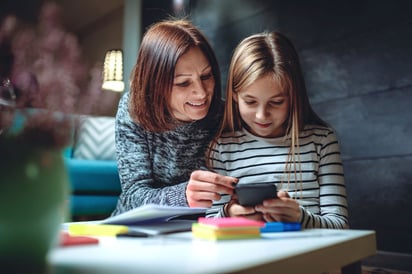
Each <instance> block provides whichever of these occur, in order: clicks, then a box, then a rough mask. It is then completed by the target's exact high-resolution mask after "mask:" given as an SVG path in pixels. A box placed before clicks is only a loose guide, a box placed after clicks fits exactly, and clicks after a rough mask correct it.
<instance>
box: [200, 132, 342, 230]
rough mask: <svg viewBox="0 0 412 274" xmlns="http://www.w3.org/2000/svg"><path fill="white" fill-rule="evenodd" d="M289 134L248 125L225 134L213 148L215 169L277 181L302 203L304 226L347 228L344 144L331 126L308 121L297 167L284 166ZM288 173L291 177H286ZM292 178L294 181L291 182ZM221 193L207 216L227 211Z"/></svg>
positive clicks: (242, 180)
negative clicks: (262, 133) (270, 134)
mask: <svg viewBox="0 0 412 274" xmlns="http://www.w3.org/2000/svg"><path fill="white" fill-rule="evenodd" d="M290 144H291V143H290V139H289V140H287V139H285V138H284V137H279V138H261V137H257V136H254V135H252V134H251V133H250V132H248V131H247V130H242V131H237V132H235V134H234V135H228V134H224V135H223V136H221V137H220V139H219V141H218V143H217V146H216V147H215V148H214V150H213V153H212V155H211V157H212V168H213V169H214V171H216V172H217V173H219V174H222V175H227V176H232V177H236V178H238V179H239V184H248V183H259V182H261V183H265V182H275V183H276V184H277V187H278V190H285V191H287V192H288V193H289V195H290V196H291V197H293V198H296V199H297V201H298V202H299V204H300V207H301V212H302V218H301V224H302V226H303V227H304V228H348V211H347V201H346V189H345V181H344V175H343V166H342V161H341V157H340V149H339V144H338V141H337V137H336V135H335V133H334V131H333V130H332V129H331V128H328V127H322V126H306V127H305V129H304V130H303V131H302V132H301V133H300V136H299V152H300V153H298V151H296V158H295V160H296V162H297V163H299V162H300V165H299V164H297V172H294V168H293V167H292V168H291V171H290V172H286V171H285V163H286V161H287V159H288V154H289V147H290ZM288 177H289V180H288ZM288 181H290V183H288ZM229 200H230V195H222V199H221V200H219V201H217V202H215V203H214V204H213V207H212V208H211V209H210V210H208V212H207V215H208V217H212V216H214V217H221V216H224V212H223V205H224V204H225V203H227V202H228V201H229Z"/></svg>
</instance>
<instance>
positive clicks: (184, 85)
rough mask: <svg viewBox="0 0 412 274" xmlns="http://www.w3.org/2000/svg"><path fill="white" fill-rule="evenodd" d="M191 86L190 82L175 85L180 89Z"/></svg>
mask: <svg viewBox="0 0 412 274" xmlns="http://www.w3.org/2000/svg"><path fill="white" fill-rule="evenodd" d="M189 85H190V83H189V82H181V83H176V84H175V86H178V87H187V86H189Z"/></svg>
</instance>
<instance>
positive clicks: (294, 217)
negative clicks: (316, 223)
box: [255, 191, 301, 222]
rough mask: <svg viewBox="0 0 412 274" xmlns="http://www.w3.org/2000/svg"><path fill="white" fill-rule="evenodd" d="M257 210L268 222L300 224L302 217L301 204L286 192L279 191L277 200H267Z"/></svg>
mask: <svg viewBox="0 0 412 274" xmlns="http://www.w3.org/2000/svg"><path fill="white" fill-rule="evenodd" d="M255 210H256V211H257V212H260V213H262V217H263V219H264V220H265V221H266V222H298V221H299V220H300V217H301V216H300V215H301V212H300V207H299V203H298V202H297V201H296V200H295V199H292V198H290V197H289V194H288V193H287V192H285V191H278V198H277V199H270V200H265V201H263V204H261V205H257V206H255Z"/></svg>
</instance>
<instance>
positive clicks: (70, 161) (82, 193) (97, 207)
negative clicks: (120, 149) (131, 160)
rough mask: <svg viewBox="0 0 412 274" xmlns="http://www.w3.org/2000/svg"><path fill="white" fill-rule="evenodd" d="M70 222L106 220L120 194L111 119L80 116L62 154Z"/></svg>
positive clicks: (112, 120)
mask: <svg viewBox="0 0 412 274" xmlns="http://www.w3.org/2000/svg"><path fill="white" fill-rule="evenodd" d="M64 159H65V164H66V168H67V172H68V176H69V180H70V186H71V194H70V213H71V219H72V220H73V221H81V220H93V219H102V218H105V217H108V216H110V214H111V213H112V211H113V210H114V208H115V206H116V203H117V199H118V196H119V194H120V190H121V189H120V179H119V173H118V169H117V161H116V156H115V148H114V117H93V116H82V117H81V118H80V122H79V124H78V125H77V126H76V127H75V128H74V132H73V142H72V145H71V146H70V147H69V148H68V149H66V150H65V152H64Z"/></svg>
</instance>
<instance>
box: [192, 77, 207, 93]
mask: <svg viewBox="0 0 412 274" xmlns="http://www.w3.org/2000/svg"><path fill="white" fill-rule="evenodd" d="M192 92H193V93H195V94H197V95H202V96H204V95H205V94H206V88H205V86H204V85H203V82H202V81H200V80H198V81H194V82H193V90H192Z"/></svg>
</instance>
